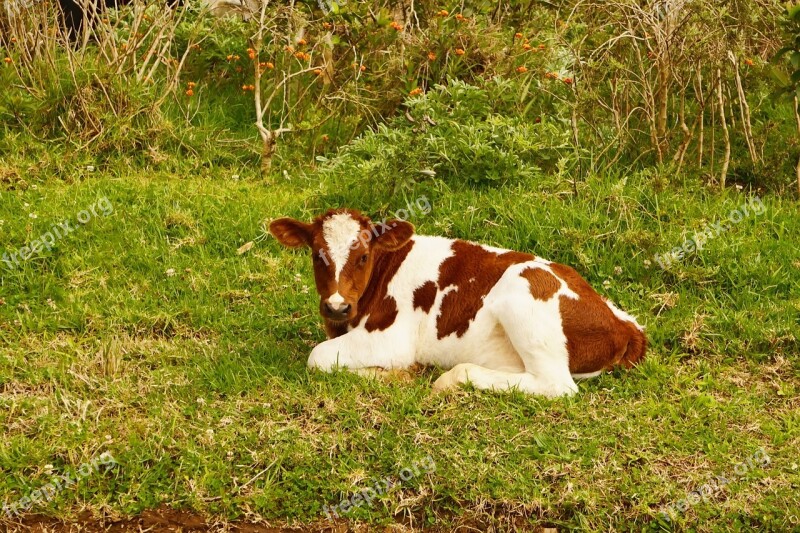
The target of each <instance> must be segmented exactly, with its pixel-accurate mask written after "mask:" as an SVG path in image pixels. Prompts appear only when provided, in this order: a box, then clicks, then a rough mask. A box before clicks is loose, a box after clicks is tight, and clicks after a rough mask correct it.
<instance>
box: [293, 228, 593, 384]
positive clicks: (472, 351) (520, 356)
mask: <svg viewBox="0 0 800 533" xmlns="http://www.w3.org/2000/svg"><path fill="white" fill-rule="evenodd" d="M341 233H342V234H344V231H343V230H342V232H341ZM412 240H413V241H414V244H413V247H412V248H411V251H410V252H409V254H408V256H407V257H406V258H405V260H404V261H403V263H402V264H401V265H400V267H399V269H398V271H397V272H396V273H395V275H394V277H393V278H392V280H391V282H390V283H389V286H388V288H387V292H388V295H389V296H391V297H393V298H394V299H395V301H396V302H397V311H398V312H397V317H396V319H395V321H394V323H393V324H392V325H391V326H389V327H388V328H387V329H385V330H383V331H377V330H376V331H373V332H368V331H367V330H366V328H365V327H364V326H365V323H366V321H367V317H364V318H363V319H362V321H361V323H360V324H358V325H357V326H356V327H354V328H351V329H350V331H348V333H346V334H345V335H342V336H340V337H337V338H334V339H330V340H327V341H325V342H323V343H321V344H319V345H318V346H317V347H316V348H314V349H313V351H312V352H311V356H310V357H309V360H308V365H309V367H311V368H319V369H321V370H325V371H331V370H333V369H335V368H336V367H348V368H350V369H360V368H367V367H382V368H387V369H388V368H408V367H409V366H411V365H412V364H413V363H415V362H418V363H422V364H426V365H437V366H440V367H443V368H446V369H451V370H450V371H448V372H446V373H444V374H443V375H442V376H441V377H440V378H439V379H438V380H437V381H436V383H435V384H434V386H435V388H437V389H442V388H449V387H452V386H455V385H457V384H459V383H465V382H471V383H473V384H474V385H475V386H476V387H478V388H483V389H509V388H517V389H519V390H521V391H524V392H528V393H534V394H542V395H545V396H560V395H565V394H573V393H574V392H576V391H577V385H576V384H575V382H574V380H573V378H572V376H571V375H570V372H569V360H568V357H569V356H568V352H567V346H566V337H565V336H564V333H563V327H562V324H561V314H560V310H559V298H560V297H561V296H566V297H568V298H574V299H577V298H578V295H577V294H576V293H574V292H573V291H572V290H570V289H569V287H567V285H566V283H564V282H563V281H562V282H561V287H560V288H559V289H558V291H557V292H556V293H555V294H554V295H553V296H552V297H551V298H549V299H548V300H546V301H541V300H538V299H536V298H534V297H533V296H532V295H531V292H530V284H529V282H528V280H527V279H526V278H523V277H522V276H521V273H522V272H523V271H524V270H526V269H529V268H540V269H542V270H545V271H547V272H549V273H551V274H553V272H552V270H551V269H550V266H549V265H550V262H549V261H545V260H541V259H534V260H532V261H528V262H525V263H520V264H516V265H512V266H511V267H509V268H508V269H507V270H506V271H505V273H504V274H503V275H502V277H501V278H500V280H499V281H498V282H497V283H496V284H495V286H494V287H492V288H491V290H490V291H489V292H488V293H487V294H486V296H485V297H484V305H483V306H482V307H481V309H480V310H479V311H478V313H477V314H476V316H475V318H474V320H473V321H472V322H471V323H470V324H469V328H468V329H467V331H466V332H465V333H464V334H463V335H462V336H461V337H458V336H457V335H456V333H452V334H450V335H448V336H447V337H444V338H442V339H439V338H438V336H437V331H438V330H437V317H438V315H439V313H440V310H441V306H442V300H443V298H444V297H445V295H446V294H448V293H450V292H452V291H457V290H458V287H456V286H450V287H445V288H443V289H442V290H439V291H437V294H436V299H435V301H434V303H433V307H432V308H431V309H430V311H429V312H428V313H425V312H423V310H421V309H416V310H415V309H414V304H413V295H414V290H415V289H417V288H418V287H420V286H422V285H423V284H424V283H425V282H428V281H433V282H434V283H436V282H437V280H438V277H439V267H440V266H441V264H442V262H444V261H445V260H446V259H447V258H448V257H451V256H452V255H453V251H452V245H453V241H452V240H450V239H446V238H443V237H426V236H420V235H415V236H414V237H412ZM329 242H330V241H329ZM491 251H493V252H495V253H502V252H503V251H504V250H500V249H491ZM556 277H557V276H556ZM577 377H580V378H584V377H589V376H588V375H580V376H577Z"/></svg>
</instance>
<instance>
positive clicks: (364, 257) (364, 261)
mask: <svg viewBox="0 0 800 533" xmlns="http://www.w3.org/2000/svg"><path fill="white" fill-rule="evenodd" d="M368 258H369V257H368V256H367V254H364V255H362V256H361V264H362V265H365V264H367V259H368Z"/></svg>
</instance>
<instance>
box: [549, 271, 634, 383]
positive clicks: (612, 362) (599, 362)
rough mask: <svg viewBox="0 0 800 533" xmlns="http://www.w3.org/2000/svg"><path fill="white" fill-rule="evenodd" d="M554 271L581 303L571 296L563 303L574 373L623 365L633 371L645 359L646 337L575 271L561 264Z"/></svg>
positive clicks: (560, 304)
mask: <svg viewBox="0 0 800 533" xmlns="http://www.w3.org/2000/svg"><path fill="white" fill-rule="evenodd" d="M550 268H551V269H552V270H553V272H554V273H555V274H556V275H557V276H558V277H560V278H561V279H562V280H564V282H565V283H566V284H567V286H568V287H569V288H570V289H571V290H572V291H573V292H575V293H576V294H577V295H578V299H577V300H576V299H573V298H570V297H569V296H561V298H560V300H559V310H560V313H561V324H562V327H563V329H564V335H565V336H566V338H567V351H568V352H569V370H570V372H571V373H573V374H588V373H591V372H597V371H598V370H606V369H611V368H613V367H615V366H617V365H620V364H621V365H624V366H626V367H628V368H630V367H631V366H633V365H634V364H635V363H636V362H638V361H639V360H640V359H642V358H643V357H644V353H645V350H646V348H647V339H646V338H645V336H644V333H642V332H641V331H640V330H639V329H638V328H637V327H636V326H635V325H633V324H632V323H631V322H628V321H625V320H621V319H619V318H617V316H616V315H615V314H614V313H613V312H612V311H611V309H610V308H609V307H608V305H606V303H605V302H604V301H603V299H602V298H601V297H600V295H599V294H597V292H595V290H594V289H593V288H592V287H591V286H590V285H589V284H588V283H587V282H586V280H584V279H583V278H582V277H581V276H580V274H578V273H577V272H576V271H575V270H574V269H572V268H570V267H568V266H565V265H559V264H557V263H552V264H551V265H550Z"/></svg>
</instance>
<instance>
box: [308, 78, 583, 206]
mask: <svg viewBox="0 0 800 533" xmlns="http://www.w3.org/2000/svg"><path fill="white" fill-rule="evenodd" d="M513 92H514V83H513V82H510V81H508V80H503V79H501V78H495V79H494V80H491V81H490V82H489V83H487V84H486V86H484V87H477V86H472V85H468V84H466V83H464V82H460V81H456V80H453V81H451V82H450V83H449V84H448V85H438V86H436V87H435V89H434V90H433V91H430V92H429V93H428V94H426V95H424V96H420V97H416V98H411V99H409V100H408V102H407V111H406V113H404V114H401V115H400V116H398V117H396V118H394V119H393V120H391V121H390V122H389V124H387V125H381V126H379V127H378V128H377V129H376V130H374V131H370V132H367V133H365V134H364V135H363V136H362V137H360V138H359V139H357V140H355V141H354V142H353V143H351V144H350V145H348V146H346V147H344V148H342V149H341V151H340V153H339V154H338V155H337V156H336V157H335V158H334V159H332V160H330V161H327V160H323V161H325V163H326V164H325V165H323V167H322V168H321V170H320V173H321V175H322V177H323V180H324V181H326V182H327V183H328V184H329V185H330V187H332V188H333V189H335V190H347V191H350V192H352V191H354V190H358V191H362V192H363V194H364V195H365V196H372V197H374V196H378V197H381V198H392V197H394V196H395V195H396V194H398V193H400V192H408V191H409V190H410V189H411V188H412V187H414V186H415V185H416V184H418V183H419V182H421V181H433V182H441V183H443V184H446V185H447V186H454V187H459V186H462V185H471V186H487V185H499V184H506V183H511V182H516V181H520V180H528V179H530V178H533V177H536V176H537V175H540V174H541V172H542V171H543V169H544V168H546V169H552V168H555V167H556V165H557V163H558V161H559V160H560V159H561V158H564V157H566V156H568V155H570V154H572V146H571V145H570V143H569V135H570V130H569V126H568V124H566V123H565V122H562V121H557V120H550V119H544V120H536V119H530V118H528V117H526V116H525V115H524V114H522V113H521V112H520V110H519V109H518V106H517V105H516V104H515V103H514V102H508V101H507V100H504V99H503V98H499V97H497V95H498V94H510V93H513ZM498 106H499V107H498ZM377 176H380V177H381V179H379V180H376V179H374V178H375V177H377ZM334 194H335V193H334ZM351 198H352V197H351Z"/></svg>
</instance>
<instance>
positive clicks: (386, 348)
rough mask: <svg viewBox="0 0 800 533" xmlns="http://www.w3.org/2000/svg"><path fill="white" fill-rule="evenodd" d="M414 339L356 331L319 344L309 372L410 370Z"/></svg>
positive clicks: (395, 334) (397, 335)
mask: <svg viewBox="0 0 800 533" xmlns="http://www.w3.org/2000/svg"><path fill="white" fill-rule="evenodd" d="M409 337H410V335H403V334H402V333H400V332H394V331H391V332H390V331H382V332H378V331H373V332H369V331H367V330H366V329H364V328H356V329H354V330H351V331H349V332H347V333H345V334H344V335H342V336H340V337H336V338H334V339H328V340H326V341H325V342H322V343H320V344H318V345H317V346H316V347H315V348H314V349H313V350H311V355H310V356H309V358H308V368H310V369H317V370H322V371H324V372H333V371H334V370H336V369H340V368H347V369H348V370H351V371H357V373H359V374H362V375H365V374H366V375H369V374H371V373H372V374H374V371H373V370H367V369H373V368H375V367H378V368H381V369H400V368H408V367H410V366H411V365H412V364H413V363H414V353H415V352H414V349H413V346H411V345H410V344H409Z"/></svg>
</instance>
